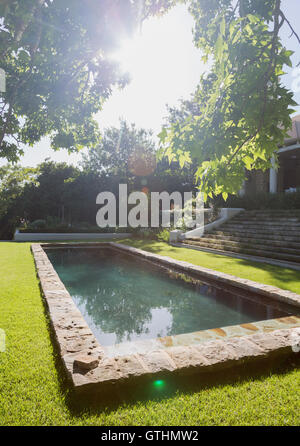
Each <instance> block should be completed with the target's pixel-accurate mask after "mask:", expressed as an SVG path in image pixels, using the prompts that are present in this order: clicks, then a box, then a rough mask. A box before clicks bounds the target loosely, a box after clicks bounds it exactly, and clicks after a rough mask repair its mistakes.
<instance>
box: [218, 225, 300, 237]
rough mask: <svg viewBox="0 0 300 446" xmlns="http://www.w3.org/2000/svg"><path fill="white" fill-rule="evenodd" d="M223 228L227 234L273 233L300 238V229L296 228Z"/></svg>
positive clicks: (232, 226)
mask: <svg viewBox="0 0 300 446" xmlns="http://www.w3.org/2000/svg"><path fill="white" fill-rule="evenodd" d="M221 228H222V229H223V230H224V231H227V232H231V233H235V232H236V231H239V232H243V233H245V232H249V233H251V232H254V233H255V232H257V233H258V234H264V233H266V234H267V233H270V232H271V233H273V234H279V235H289V236H293V237H297V236H298V237H300V228H299V229H295V228H290V227H285V226H277V227H274V226H270V227H267V226H258V225H257V226H250V225H248V226H246V225H245V226H242V225H234V224H229V223H227V224H224V225H222V226H221Z"/></svg>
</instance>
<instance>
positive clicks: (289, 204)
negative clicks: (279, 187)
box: [216, 189, 300, 210]
mask: <svg viewBox="0 0 300 446" xmlns="http://www.w3.org/2000/svg"><path fill="white" fill-rule="evenodd" d="M216 202H217V203H218V206H220V207H226V208H244V209H246V210H256V209H257V210H263V209H300V190H299V189H298V190H297V191H296V192H291V193H284V192H282V193H278V194H269V193H263V192H261V193H257V194H247V195H244V196H243V197H239V196H236V195H231V196H229V197H228V199H227V201H226V202H224V201H223V202H222V200H221V199H216Z"/></svg>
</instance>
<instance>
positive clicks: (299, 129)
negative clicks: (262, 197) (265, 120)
mask: <svg viewBox="0 0 300 446" xmlns="http://www.w3.org/2000/svg"><path fill="white" fill-rule="evenodd" d="M278 155H279V168H278V170H276V169H275V168H271V169H269V170H268V171H265V172H263V171H261V170H254V171H252V172H248V174H247V180H246V181H245V185H244V188H243V190H242V191H241V194H252V193H253V194H254V193H258V192H271V193H276V192H292V191H294V190H295V189H296V188H300V114H299V115H297V116H294V117H293V118H292V129H291V131H290V132H289V136H288V138H286V139H285V141H284V146H283V147H280V148H279V149H278Z"/></svg>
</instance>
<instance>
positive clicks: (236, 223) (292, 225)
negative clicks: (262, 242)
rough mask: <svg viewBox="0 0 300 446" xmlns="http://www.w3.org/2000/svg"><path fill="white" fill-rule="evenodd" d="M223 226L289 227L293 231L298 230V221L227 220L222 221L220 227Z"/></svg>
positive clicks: (299, 224) (299, 228)
mask: <svg viewBox="0 0 300 446" xmlns="http://www.w3.org/2000/svg"><path fill="white" fill-rule="evenodd" d="M225 226H241V227H243V228H246V227H249V228H250V227H255V228H256V227H266V228H268V229H269V228H274V229H277V228H289V229H291V230H294V231H300V223H295V222H285V223H282V222H277V221H273V222H271V221H270V222H252V221H235V220H229V221H228V222H226V223H224V224H223V225H222V227H225Z"/></svg>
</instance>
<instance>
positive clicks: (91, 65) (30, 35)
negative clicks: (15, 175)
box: [0, 0, 173, 161]
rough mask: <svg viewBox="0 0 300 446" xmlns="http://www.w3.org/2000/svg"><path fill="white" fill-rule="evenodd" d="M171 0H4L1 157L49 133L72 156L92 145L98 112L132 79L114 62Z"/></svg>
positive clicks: (13, 156)
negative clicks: (116, 52) (112, 55)
mask: <svg viewBox="0 0 300 446" xmlns="http://www.w3.org/2000/svg"><path fill="white" fill-rule="evenodd" d="M172 3H173V1H172V0H163V1H158V0H142V1H141V0H97V1H90V0H63V1H62V0H10V1H7V0H3V1H1V2H0V23H1V26H0V66H1V68H2V69H4V71H5V73H6V87H7V89H6V92H5V93H1V94H0V157H4V158H6V159H7V160H9V161H16V160H17V159H18V158H19V156H20V155H21V154H22V146H21V143H24V144H28V145H33V144H35V143H36V142H38V141H39V140H40V138H41V137H42V136H44V135H49V136H50V139H51V146H52V148H53V149H55V150H57V149H59V148H61V147H63V148H66V149H68V151H69V152H72V151H76V150H79V149H80V148H82V147H86V146H88V147H90V146H94V145H95V144H96V143H97V142H98V141H99V130H98V125H97V123H96V121H95V120H94V119H93V115H94V114H95V113H97V112H99V110H101V108H102V105H103V102H104V101H105V100H106V99H107V98H108V97H109V95H110V94H111V91H112V88H113V87H114V86H120V87H122V86H123V85H124V84H125V83H126V82H127V80H128V77H127V75H125V76H124V75H121V74H120V72H119V69H118V65H117V64H116V63H115V62H113V61H112V60H111V59H110V58H109V54H110V52H112V51H113V50H114V49H115V48H117V47H118V45H119V43H120V40H121V39H122V38H124V37H126V36H128V35H129V34H130V33H131V32H132V31H133V30H134V29H135V28H136V27H137V26H138V25H139V24H140V22H141V21H142V20H144V19H145V18H146V17H148V16H149V15H151V14H160V13H163V12H164V11H165V10H166V9H168V8H169V7H170V6H171V4H172Z"/></svg>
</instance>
